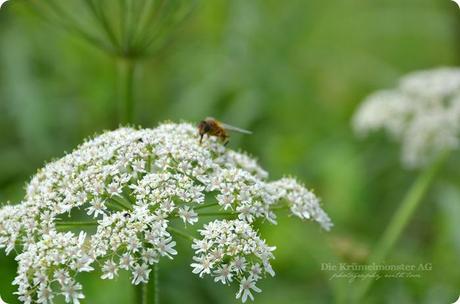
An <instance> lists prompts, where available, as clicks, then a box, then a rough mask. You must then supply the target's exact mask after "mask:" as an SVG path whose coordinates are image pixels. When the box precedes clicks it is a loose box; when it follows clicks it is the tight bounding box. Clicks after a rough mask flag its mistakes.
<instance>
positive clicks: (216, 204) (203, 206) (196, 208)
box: [193, 203, 219, 210]
mask: <svg viewBox="0 0 460 304" xmlns="http://www.w3.org/2000/svg"><path fill="white" fill-rule="evenodd" d="M218 205H219V203H209V204H204V205H200V206H198V207H195V208H193V209H194V210H200V209H204V208H209V207H214V206H218Z"/></svg>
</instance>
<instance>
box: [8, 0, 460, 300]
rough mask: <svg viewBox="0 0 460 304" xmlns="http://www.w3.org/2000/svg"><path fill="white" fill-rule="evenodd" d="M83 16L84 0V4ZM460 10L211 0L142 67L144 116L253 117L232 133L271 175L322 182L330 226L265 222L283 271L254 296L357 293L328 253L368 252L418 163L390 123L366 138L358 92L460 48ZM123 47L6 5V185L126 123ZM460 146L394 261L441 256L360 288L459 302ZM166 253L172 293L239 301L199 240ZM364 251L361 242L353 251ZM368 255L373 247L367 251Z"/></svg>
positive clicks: (105, 287) (410, 4)
mask: <svg viewBox="0 0 460 304" xmlns="http://www.w3.org/2000/svg"><path fill="white" fill-rule="evenodd" d="M72 13H73V14H74V17H79V16H82V14H84V12H83V11H79V7H76V8H74V9H73V11H72ZM459 14H460V11H459V10H458V8H457V7H456V5H455V4H454V3H453V2H451V1H447V0H445V1H440V0H405V1H400V0H347V1H343V0H330V1H321V0H310V1H305V0H285V1H277V0H251V1H246V0H233V1H224V0H215V1H200V2H198V5H197V6H196V8H195V10H194V13H193V14H192V15H191V17H190V18H188V19H187V20H186V21H185V23H183V24H182V26H181V27H180V28H179V30H178V31H176V32H175V33H173V34H172V36H171V39H170V40H169V42H168V43H167V44H166V45H165V46H164V47H163V48H161V49H160V50H159V51H157V52H156V53H155V54H154V55H153V56H152V57H149V58H143V59H142V61H141V62H140V63H139V66H138V69H137V70H136V74H135V99H136V105H135V119H134V122H135V124H136V125H137V124H139V125H141V126H143V127H153V126H155V125H156V124H157V123H158V122H160V121H164V120H175V121H177V120H188V121H198V120H200V119H201V118H203V117H206V116H214V117H217V118H219V119H220V120H222V121H225V122H228V123H231V124H233V125H237V126H240V127H243V128H245V129H250V130H252V131H253V132H254V135H253V136H245V137H244V136H234V137H232V140H231V143H230V146H231V147H232V148H236V149H238V148H241V149H245V150H247V151H249V152H250V153H252V154H253V155H257V156H258V157H259V159H260V163H261V164H262V166H264V167H265V168H267V169H268V171H269V172H270V173H271V177H273V178H278V177H281V176H282V175H283V174H289V175H291V174H292V175H296V176H298V177H299V178H300V179H302V180H304V181H305V183H306V184H307V185H308V186H309V187H312V188H314V189H315V192H316V193H317V194H318V195H319V196H320V197H322V200H323V206H324V208H325V210H326V211H327V212H328V213H329V215H330V216H331V217H332V219H333V221H334V223H335V227H334V229H333V230H332V232H330V233H325V232H322V231H320V229H319V228H318V227H317V226H316V225H314V224H310V223H301V222H299V221H297V220H295V219H292V218H288V217H287V215H286V216H283V217H282V219H281V218H280V221H279V225H278V226H268V225H263V227H261V232H262V234H263V236H264V237H266V239H267V241H268V242H269V244H273V245H276V246H277V252H276V256H277V259H276V260H275V262H274V268H275V270H276V272H277V276H276V277H275V278H273V279H266V280H264V281H263V283H261V286H260V287H261V288H262V289H263V290H264V292H263V293H262V294H260V295H258V296H257V298H256V303H266V304H272V303H273V304H274V303H294V304H296V303H331V302H338V303H339V302H342V303H347V300H346V297H347V294H349V293H350V292H351V291H352V289H353V284H349V283H347V282H346V281H345V280H329V277H330V273H328V272H325V271H321V263H328V262H330V263H335V262H340V261H348V262H354V261H356V262H362V259H363V258H364V259H365V256H366V252H368V251H369V250H371V248H372V247H373V245H374V244H375V243H376V241H377V239H378V238H379V236H380V235H381V233H382V231H383V229H384V228H385V225H386V223H388V221H389V219H390V218H391V215H392V214H393V212H394V210H395V209H396V207H397V205H398V204H399V202H400V200H401V198H402V196H403V195H404V193H405V191H406V190H407V188H408V187H409V186H410V185H411V182H412V181H413V180H414V178H415V176H416V175H417V172H407V171H404V170H403V169H402V168H401V166H400V163H399V155H398V154H399V150H398V149H399V147H398V146H397V145H395V144H393V143H391V142H390V141H388V140H387V139H386V138H385V137H384V136H382V135H378V136H374V137H373V138H372V139H369V140H366V141H360V140H357V139H355V137H354V136H353V133H352V130H351V128H350V117H351V115H352V113H353V111H354V110H355V108H356V106H357V104H358V103H359V102H360V101H361V100H362V99H363V97H364V96H366V95H367V94H369V93H370V92H371V91H373V90H376V89H380V88H385V87H388V86H391V85H393V84H394V83H395V81H396V80H397V78H398V77H399V76H401V75H403V74H405V73H407V72H409V71H413V70H419V69H424V68H431V67H435V66H443V65H457V64H459V61H460V56H459V53H460V17H459ZM116 100H117V82H116V67H115V58H113V57H112V56H111V55H108V54H107V53H105V52H103V51H101V50H100V49H98V48H96V47H94V46H92V45H90V44H88V43H87V42H85V41H83V40H80V39H79V38H78V37H76V36H75V35H72V34H70V33H69V32H67V31H65V30H63V29H62V28H61V27H60V26H57V25H56V24H53V23H47V22H45V21H44V20H43V19H40V18H39V17H37V14H36V11H34V8H33V6H31V4H30V1H27V0H11V1H8V2H7V3H6V4H5V5H4V7H3V8H2V9H1V10H0V201H1V202H6V201H12V202H18V201H20V200H21V198H22V197H23V195H24V190H23V188H24V184H25V183H26V182H27V180H28V178H29V177H30V176H31V175H32V174H33V173H34V172H35V171H36V170H37V168H40V167H41V166H43V164H44V163H46V162H47V161H49V160H51V159H53V158H56V157H60V156H62V155H63V153H64V151H70V150H71V149H73V148H74V147H75V146H76V145H78V144H79V143H81V142H82V140H83V139H84V138H85V137H87V136H90V135H92V134H94V133H95V132H101V131H102V130H104V129H113V128H115V127H117V125H118V120H117V113H116V111H117V105H116V103H117V101H116ZM458 165H460V159H458V157H456V156H453V157H452V158H451V159H450V161H449V164H448V165H447V166H446V167H445V168H444V170H443V172H442V173H441V174H440V176H438V179H437V181H436V183H435V184H434V185H433V187H432V188H431V190H430V192H429V195H428V196H427V197H426V198H425V199H424V201H423V203H422V205H421V208H419V210H418V211H417V213H416V215H415V217H414V218H413V220H412V221H411V223H410V226H409V227H408V228H407V229H406V230H405V233H404V236H403V237H402V239H400V241H399V242H398V245H397V246H396V248H395V250H394V251H393V252H392V254H391V256H390V257H388V259H387V262H388V263H409V264H418V263H432V264H433V270H432V271H428V272H426V273H423V274H422V277H421V278H414V279H399V280H397V279H391V280H390V279H387V280H380V281H378V282H377V283H376V284H374V286H373V288H372V289H371V291H370V293H369V296H368V298H367V299H366V303H452V302H453V301H454V299H456V297H457V296H458V295H459V292H460V289H459V286H460V272H459V271H458V262H459V256H460V230H459V229H458V223H459V222H460V188H459V185H460V174H459V171H458V170H457V168H458ZM178 246H179V249H181V250H178V251H179V252H180V254H179V256H178V258H177V259H176V260H175V261H174V262H171V261H167V260H163V261H162V263H161V264H160V266H161V270H160V277H161V279H160V280H161V287H160V290H161V300H162V303H165V304H167V303H190V304H193V303H234V302H235V300H234V293H233V290H231V288H225V287H222V286H217V285H216V284H214V283H213V282H211V280H210V279H199V278H198V277H197V276H196V275H193V274H192V273H191V271H190V266H189V264H190V258H191V251H190V249H189V244H188V243H186V242H181V241H179V245H178ZM357 251H358V252H357ZM363 256H364V257H363ZM15 268H16V264H15V261H14V257H13V256H11V255H10V256H8V257H5V256H4V255H3V254H2V255H0V294H1V295H2V297H3V299H4V300H6V301H7V303H16V302H15V298H14V296H13V294H12V293H13V291H14V288H15V287H14V286H11V284H10V282H11V281H12V280H13V278H14V276H15ZM83 283H84V288H85V289H86V295H87V300H86V301H85V303H97V304H99V303H100V304H104V303H129V302H130V299H131V297H132V289H131V287H130V284H129V277H128V275H127V274H124V275H122V276H121V277H120V278H119V279H118V280H116V281H103V280H100V279H98V275H97V274H91V275H88V276H86V277H85V278H84V280H83Z"/></svg>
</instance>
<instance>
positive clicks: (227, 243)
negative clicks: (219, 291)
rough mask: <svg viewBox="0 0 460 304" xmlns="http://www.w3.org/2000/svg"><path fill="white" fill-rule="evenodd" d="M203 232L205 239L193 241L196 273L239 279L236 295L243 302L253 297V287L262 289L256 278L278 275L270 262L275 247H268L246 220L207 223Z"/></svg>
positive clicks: (225, 280)
mask: <svg viewBox="0 0 460 304" xmlns="http://www.w3.org/2000/svg"><path fill="white" fill-rule="evenodd" d="M200 234H201V236H202V237H203V239H200V240H194V242H193V245H192V248H193V249H195V254H196V255H195V256H194V257H193V260H195V263H192V265H191V266H192V267H193V268H194V269H193V273H196V274H199V276H200V277H202V276H203V275H204V274H209V275H212V276H213V277H214V281H215V282H221V283H222V284H229V283H231V282H233V280H235V281H238V282H240V290H239V292H238V293H237V295H236V297H237V298H240V297H241V299H242V301H243V303H244V302H246V299H247V297H248V296H249V297H250V298H251V300H254V298H253V295H252V294H251V290H253V291H255V292H260V291H261V290H260V289H259V288H257V287H256V286H255V283H256V281H257V280H259V279H260V278H262V277H263V276H264V275H265V273H269V274H270V275H272V276H274V275H275V272H274V271H273V269H272V267H271V265H270V259H273V258H274V257H273V254H272V251H273V250H275V247H269V246H267V244H265V241H263V240H261V239H260V238H259V236H258V235H257V233H256V232H255V231H254V230H253V229H252V227H251V226H250V225H249V224H248V223H247V222H244V221H240V220H232V221H220V220H216V221H214V222H211V223H209V224H207V225H205V226H204V229H202V230H200Z"/></svg>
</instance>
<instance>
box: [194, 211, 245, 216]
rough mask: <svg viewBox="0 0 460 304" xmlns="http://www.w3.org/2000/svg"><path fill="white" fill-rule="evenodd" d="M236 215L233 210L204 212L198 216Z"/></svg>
mask: <svg viewBox="0 0 460 304" xmlns="http://www.w3.org/2000/svg"><path fill="white" fill-rule="evenodd" d="M233 215H236V214H235V213H233V212H202V213H198V216H199V217H200V216H233Z"/></svg>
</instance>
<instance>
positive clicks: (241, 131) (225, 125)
mask: <svg viewBox="0 0 460 304" xmlns="http://www.w3.org/2000/svg"><path fill="white" fill-rule="evenodd" d="M219 123H220V125H221V126H222V128H224V129H225V130H228V131H234V132H238V133H243V134H252V132H251V131H248V130H244V129H240V128H238V127H234V126H231V125H227V124H224V123H222V122H219Z"/></svg>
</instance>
